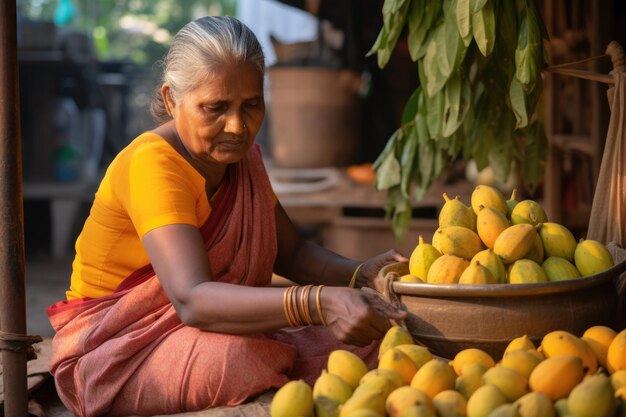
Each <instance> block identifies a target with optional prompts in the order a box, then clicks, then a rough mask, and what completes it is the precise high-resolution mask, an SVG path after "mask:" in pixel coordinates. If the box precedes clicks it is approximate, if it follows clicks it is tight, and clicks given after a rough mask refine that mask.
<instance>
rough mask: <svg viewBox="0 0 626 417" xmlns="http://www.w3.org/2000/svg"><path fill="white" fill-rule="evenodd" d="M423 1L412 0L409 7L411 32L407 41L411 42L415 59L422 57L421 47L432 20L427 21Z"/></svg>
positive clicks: (411, 49) (410, 47) (412, 56)
mask: <svg viewBox="0 0 626 417" xmlns="http://www.w3.org/2000/svg"><path fill="white" fill-rule="evenodd" d="M425 6H426V5H425V2H423V1H412V2H411V6H410V8H409V15H408V17H407V19H408V25H409V34H408V36H407V42H408V44H409V54H410V55H411V59H412V60H413V61H417V60H418V59H420V58H421V56H420V55H419V51H420V49H422V45H423V43H424V41H425V40H426V34H427V33H428V29H429V28H430V22H426V18H427V16H426V7H425Z"/></svg>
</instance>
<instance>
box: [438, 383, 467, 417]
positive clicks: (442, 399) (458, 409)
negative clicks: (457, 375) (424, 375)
mask: <svg viewBox="0 0 626 417" xmlns="http://www.w3.org/2000/svg"><path fill="white" fill-rule="evenodd" d="M433 406H434V407H435V411H436V412H437V416H438V417H464V416H465V415H466V414H467V400H466V399H465V398H464V397H463V396H462V395H461V394H460V393H459V392H457V391H454V390H446V391H441V392H440V393H439V394H437V395H435V398H433Z"/></svg>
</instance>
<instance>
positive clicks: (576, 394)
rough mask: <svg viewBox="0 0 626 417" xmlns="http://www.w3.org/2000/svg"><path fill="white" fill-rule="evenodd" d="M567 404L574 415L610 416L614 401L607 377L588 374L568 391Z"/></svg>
mask: <svg viewBox="0 0 626 417" xmlns="http://www.w3.org/2000/svg"><path fill="white" fill-rule="evenodd" d="M567 406H568V408H569V410H570V412H571V413H572V415H574V416H576V417H612V416H613V415H614V414H615V407H616V401H615V397H614V396H613V388H612V386H611V381H610V380H609V377H607V376H606V375H604V374H595V375H590V376H589V377H587V378H585V379H584V380H583V381H582V382H581V383H580V384H578V385H577V386H576V387H574V389H573V390H572V392H571V393H570V395H569V397H568V400H567Z"/></svg>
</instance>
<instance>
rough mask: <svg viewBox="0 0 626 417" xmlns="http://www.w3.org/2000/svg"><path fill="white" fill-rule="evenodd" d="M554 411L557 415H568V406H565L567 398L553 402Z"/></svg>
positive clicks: (565, 416) (563, 416) (566, 416)
mask: <svg viewBox="0 0 626 417" xmlns="http://www.w3.org/2000/svg"><path fill="white" fill-rule="evenodd" d="M554 411H556V415H557V417H569V416H570V415H571V413H570V412H569V407H568V406H567V398H561V399H560V400H557V401H555V402H554Z"/></svg>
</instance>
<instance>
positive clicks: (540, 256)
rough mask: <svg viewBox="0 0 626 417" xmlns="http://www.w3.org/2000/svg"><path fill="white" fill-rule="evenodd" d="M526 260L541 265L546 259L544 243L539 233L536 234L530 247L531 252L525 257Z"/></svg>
mask: <svg viewBox="0 0 626 417" xmlns="http://www.w3.org/2000/svg"><path fill="white" fill-rule="evenodd" d="M523 257H524V258H526V259H530V260H531V261H535V262H537V263H538V264H539V265H541V264H542V263H543V261H544V259H545V254H544V250H543V242H542V241H541V237H540V236H539V233H535V238H534V240H533V244H532V245H531V246H530V250H529V251H528V253H526V255H524V256H523Z"/></svg>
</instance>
